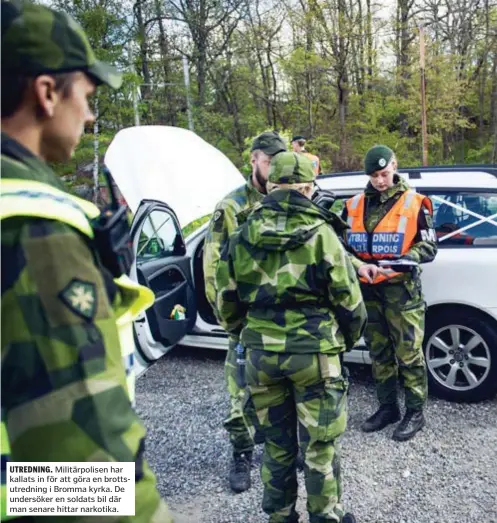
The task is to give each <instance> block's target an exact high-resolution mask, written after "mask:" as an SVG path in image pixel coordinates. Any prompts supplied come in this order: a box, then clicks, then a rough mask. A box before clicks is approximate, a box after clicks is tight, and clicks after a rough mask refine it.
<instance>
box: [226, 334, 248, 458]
mask: <svg viewBox="0 0 497 523" xmlns="http://www.w3.org/2000/svg"><path fill="white" fill-rule="evenodd" d="M237 343H238V338H234V337H233V336H230V338H229V346H228V354H227V355H226V361H225V363H224V377H225V380H226V388H227V389H228V393H229V396H230V411H229V414H228V417H227V418H226V419H225V420H224V428H225V429H226V430H227V432H228V435H229V438H230V442H231V445H232V447H233V452H234V453H236V454H241V453H242V452H252V451H253V450H254V440H253V439H252V436H251V435H250V433H249V430H248V428H247V423H246V422H245V418H244V415H243V399H244V396H245V389H241V388H240V387H239V386H238V384H237V380H236V372H237V363H236V352H235V347H236V344H237Z"/></svg>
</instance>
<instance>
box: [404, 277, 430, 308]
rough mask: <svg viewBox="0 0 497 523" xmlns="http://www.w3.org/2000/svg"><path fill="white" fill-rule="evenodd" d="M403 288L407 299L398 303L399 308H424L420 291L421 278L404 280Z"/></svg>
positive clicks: (424, 304)
mask: <svg viewBox="0 0 497 523" xmlns="http://www.w3.org/2000/svg"><path fill="white" fill-rule="evenodd" d="M404 288H405V291H406V294H407V298H408V299H407V300H406V301H405V303H403V304H402V303H401V304H399V310H401V311H412V310H416V309H420V310H424V309H425V308H426V303H425V301H424V297H423V293H422V291H421V280H419V279H413V280H407V281H405V282H404Z"/></svg>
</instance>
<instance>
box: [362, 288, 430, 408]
mask: <svg viewBox="0 0 497 523" xmlns="http://www.w3.org/2000/svg"><path fill="white" fill-rule="evenodd" d="M362 291H363V297H364V301H365V303H366V308H367V310H368V325H367V327H366V333H365V337H366V342H367V344H368V346H369V350H370V353H371V359H372V360H373V377H374V379H375V382H376V392H377V395H378V400H379V402H380V403H381V404H388V403H395V402H396V401H397V380H398V378H400V380H401V383H402V385H403V387H404V390H405V405H406V407H407V408H412V409H421V408H423V405H424V404H425V402H426V396H427V375H426V363H425V358H424V354H423V337H424V323H425V308H426V307H425V303H424V299H423V295H422V292H421V281H420V280H419V278H416V279H410V280H407V281H402V282H396V283H383V284H379V285H362ZM399 375H400V376H399Z"/></svg>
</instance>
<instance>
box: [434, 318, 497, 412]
mask: <svg viewBox="0 0 497 523" xmlns="http://www.w3.org/2000/svg"><path fill="white" fill-rule="evenodd" d="M426 319H427V322H426V332H425V344H424V347H425V358H426V366H427V370H428V382H429V385H430V391H431V392H432V393H433V394H435V395H436V396H438V397H440V398H444V399H447V400H449V401H460V402H474V401H482V400H485V399H488V398H491V397H493V396H494V395H495V394H496V392H497V327H496V325H495V323H493V322H492V321H491V320H487V321H485V319H484V318H482V317H480V316H478V315H475V314H474V313H471V311H468V312H465V311H464V310H462V309H445V310H443V311H437V312H436V313H434V314H431V315H430V312H428V315H427V318H426Z"/></svg>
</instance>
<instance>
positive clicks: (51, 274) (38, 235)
mask: <svg viewBox="0 0 497 523" xmlns="http://www.w3.org/2000/svg"><path fill="white" fill-rule="evenodd" d="M2 178H15V179H24V180H35V181H38V182H43V183H46V184H49V185H52V186H54V187H56V188H58V189H61V190H64V187H63V185H62V184H61V182H60V181H59V179H58V178H57V177H56V175H55V174H54V173H53V171H51V169H49V167H48V166H47V165H46V164H45V163H43V162H42V161H41V160H39V159H38V158H36V157H35V156H33V155H32V154H31V153H30V152H28V151H27V150H26V149H24V147H22V146H21V145H20V144H18V143H17V142H15V141H14V140H11V139H9V138H8V137H7V136H5V135H2ZM33 205H36V202H35V201H34V202H33ZM1 232H2V237H1V242H2V368H1V377H2V383H1V388H2V389H1V390H2V396H1V398H2V399H1V401H2V415H3V417H4V419H5V422H6V427H7V433H8V437H9V441H10V447H11V459H12V460H13V461H80V462H83V461H100V462H105V461H128V462H133V461H134V462H135V464H136V469H135V470H136V472H135V474H136V485H135V496H136V516H134V517H124V516H123V517H120V518H118V519H112V518H109V521H110V520H112V521H119V522H124V521H131V520H132V521H134V522H140V523H147V522H157V523H159V522H163V521H170V519H169V516H168V515H167V514H168V513H167V507H166V505H165V504H164V503H163V502H162V501H161V500H160V496H159V493H158V491H157V488H156V480H155V477H154V474H153V473H152V471H151V470H150V468H149V467H148V465H147V463H146V462H145V460H144V456H143V454H144V449H145V428H144V427H143V424H142V423H141V421H140V420H139V419H138V417H137V415H136V414H135V412H134V411H133V409H132V408H131V405H130V402H129V399H128V396H127V390H126V376H125V370H124V364H123V360H122V357H121V352H120V344H119V338H118V332H117V327H116V319H115V315H114V310H113V307H112V306H111V303H112V302H114V304H117V302H118V301H119V299H120V295H119V294H118V290H117V287H116V286H115V284H114V282H113V280H112V278H111V276H110V273H107V272H106V271H105V269H104V268H103V267H101V266H100V265H99V262H98V258H97V254H96V253H95V252H94V251H93V249H92V246H91V244H90V242H89V240H87V239H86V238H85V237H83V236H82V235H81V234H79V233H78V232H76V230H75V229H72V228H71V227H69V226H68V225H66V224H63V223H61V222H57V221H52V220H45V219H33V218H24V217H14V218H9V219H5V220H2V223H1ZM75 283H77V285H78V288H79V289H80V290H81V289H82V288H83V289H84V296H80V297H81V300H83V299H84V300H86V301H85V303H83V301H80V302H79V303H80V305H81V306H80V307H78V306H77V303H76V301H73V300H71V299H70V298H71V296H72V298H74V296H75V295H74V294H73V295H70V294H68V291H69V290H71V289H73V290H75V288H74V285H75ZM68 298H69V299H68ZM52 519H53V518H51V517H44V518H41V517H40V518H38V516H33V521H38V520H40V521H41V520H43V521H44V522H48V521H51V520H52ZM65 520H66V521H71V522H73V521H79V520H80V518H78V517H66V518H65Z"/></svg>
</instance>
